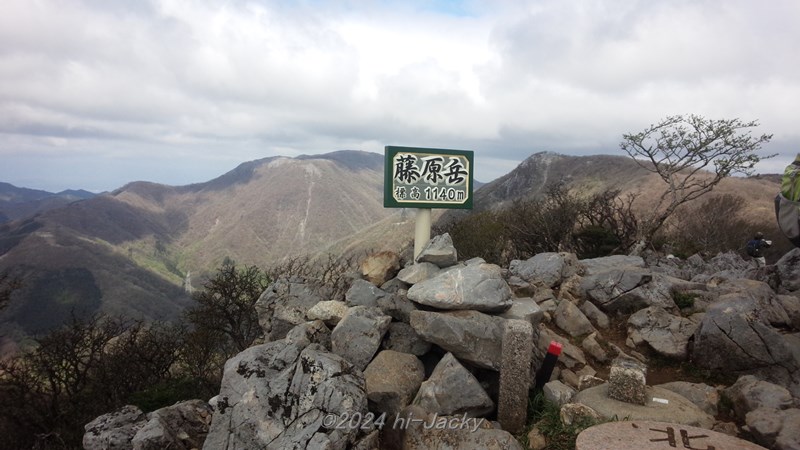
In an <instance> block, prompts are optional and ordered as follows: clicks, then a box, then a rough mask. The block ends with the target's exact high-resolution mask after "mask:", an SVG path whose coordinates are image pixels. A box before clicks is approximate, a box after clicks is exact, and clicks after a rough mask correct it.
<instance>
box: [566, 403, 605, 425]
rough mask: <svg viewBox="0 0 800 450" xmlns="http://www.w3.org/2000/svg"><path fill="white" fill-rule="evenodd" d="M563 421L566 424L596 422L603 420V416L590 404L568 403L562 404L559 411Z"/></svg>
mask: <svg viewBox="0 0 800 450" xmlns="http://www.w3.org/2000/svg"><path fill="white" fill-rule="evenodd" d="M558 416H559V418H560V419H561V423H563V424H564V425H566V426H570V425H573V424H580V423H587V422H588V423H595V422H599V421H600V420H602V416H600V414H598V413H597V411H595V410H594V409H592V408H591V407H589V406H586V405H583V404H580V403H567V404H565V405H562V406H561V409H560V410H559V412H558Z"/></svg>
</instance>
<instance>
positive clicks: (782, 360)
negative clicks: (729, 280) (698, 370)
mask: <svg viewBox="0 0 800 450" xmlns="http://www.w3.org/2000/svg"><path fill="white" fill-rule="evenodd" d="M763 309H765V308H761V307H760V306H759V303H758V302H757V301H756V300H754V299H753V298H752V297H749V296H747V295H746V293H732V294H727V295H723V296H722V297H720V300H719V301H718V302H717V303H715V304H713V305H711V306H710V307H709V308H708V310H707V311H706V314H705V316H703V320H702V321H701V322H700V326H699V327H698V329H697V331H696V332H695V334H694V344H693V351H692V355H691V359H692V361H694V362H695V364H697V365H698V366H700V367H704V368H708V369H718V370H722V371H725V372H732V373H736V372H743V371H750V370H760V371H763V372H764V373H765V374H766V373H768V375H769V376H770V377H771V378H773V379H776V380H777V379H788V378H789V376H790V375H791V374H792V373H794V372H796V371H797V362H796V361H795V359H794V355H793V354H792V351H791V349H790V348H789V346H788V344H787V341H786V340H785V338H784V337H783V336H781V335H780V334H779V333H778V332H777V331H776V330H775V329H774V328H772V327H770V326H769V325H767V324H766V323H765V322H766V320H765V319H762V318H759V315H760V314H761V311H762V310H763Z"/></svg>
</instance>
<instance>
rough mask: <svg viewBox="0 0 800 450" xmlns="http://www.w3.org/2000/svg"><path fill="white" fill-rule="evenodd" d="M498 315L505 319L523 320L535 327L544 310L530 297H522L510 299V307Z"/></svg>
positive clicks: (540, 319)
mask: <svg viewBox="0 0 800 450" xmlns="http://www.w3.org/2000/svg"><path fill="white" fill-rule="evenodd" d="M498 315H499V316H500V317H502V318H504V319H507V320H512V319H517V320H524V321H526V322H529V323H530V324H531V326H533V328H536V327H537V326H538V325H539V322H541V321H542V318H543V317H544V311H542V308H540V307H539V305H538V304H537V303H536V302H535V301H534V300H533V299H532V298H530V297H522V298H514V299H512V303H511V307H510V308H508V309H507V310H506V311H504V312H502V313H500V314H498Z"/></svg>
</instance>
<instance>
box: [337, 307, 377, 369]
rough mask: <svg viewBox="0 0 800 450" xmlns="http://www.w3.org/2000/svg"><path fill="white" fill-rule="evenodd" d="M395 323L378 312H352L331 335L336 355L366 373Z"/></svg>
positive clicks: (370, 310) (363, 308)
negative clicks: (365, 370) (387, 332)
mask: <svg viewBox="0 0 800 450" xmlns="http://www.w3.org/2000/svg"><path fill="white" fill-rule="evenodd" d="M391 321H392V318H391V317H389V316H386V315H384V314H383V312H382V311H381V310H380V309H378V308H370V307H367V306H354V307H352V308H350V310H349V311H347V314H346V315H345V316H344V318H342V320H341V321H340V322H339V323H338V324H337V325H336V328H334V329H333V332H332V333H331V346H332V349H333V352H334V353H336V354H337V355H340V356H342V357H344V358H345V359H347V360H348V361H350V362H351V363H352V364H353V365H354V366H355V367H356V368H357V369H358V370H364V369H366V368H367V364H369V362H370V361H371V360H372V357H373V356H374V355H375V352H377V351H378V348H379V347H380V345H381V341H382V340H383V335H384V334H386V330H388V329H389V323H391Z"/></svg>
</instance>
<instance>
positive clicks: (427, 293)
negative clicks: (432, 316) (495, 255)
mask: <svg viewBox="0 0 800 450" xmlns="http://www.w3.org/2000/svg"><path fill="white" fill-rule="evenodd" d="M408 298H409V300H412V301H414V302H416V303H419V304H422V305H426V306H432V307H434V308H439V309H449V310H454V309H471V310H476V311H486V312H498V311H505V310H506V309H508V308H509V307H511V303H512V300H511V288H510V287H509V286H508V283H506V281H505V280H504V279H503V276H502V269H501V268H500V266H497V265H494V264H485V263H484V264H471V265H466V266H458V267H452V268H450V269H448V270H444V271H442V272H441V273H439V274H438V275H436V276H435V277H433V278H430V279H428V280H425V281H422V282H420V283H417V284H415V285H414V286H411V288H410V289H409V290H408Z"/></svg>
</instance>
